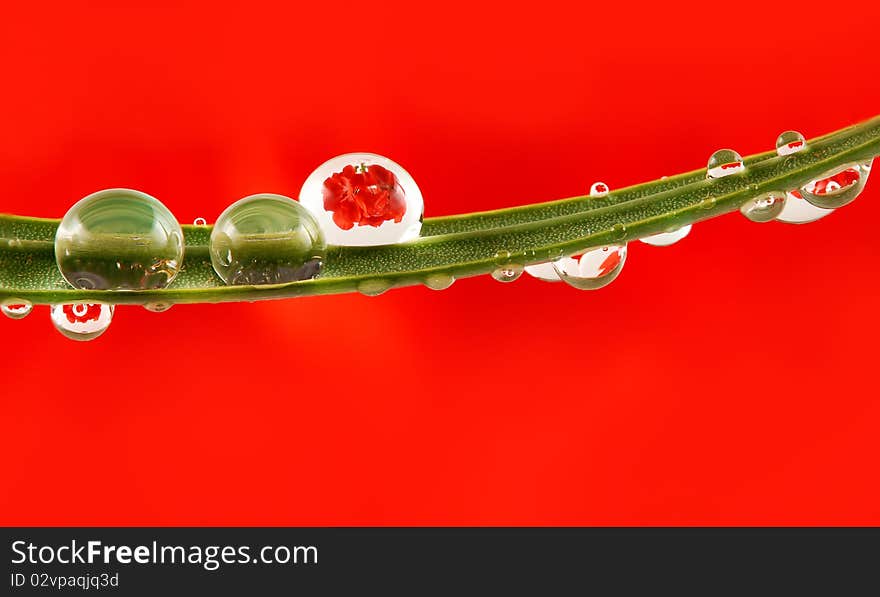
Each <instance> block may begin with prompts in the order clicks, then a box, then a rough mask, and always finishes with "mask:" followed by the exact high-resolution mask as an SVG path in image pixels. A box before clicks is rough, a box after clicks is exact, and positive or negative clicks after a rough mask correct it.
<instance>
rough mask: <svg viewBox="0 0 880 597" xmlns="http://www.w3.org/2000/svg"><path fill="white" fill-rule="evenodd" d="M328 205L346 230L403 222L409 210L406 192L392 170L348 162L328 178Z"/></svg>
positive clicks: (326, 200) (325, 192) (326, 188)
mask: <svg viewBox="0 0 880 597" xmlns="http://www.w3.org/2000/svg"><path fill="white" fill-rule="evenodd" d="M322 194H323V197H324V209H326V210H327V211H330V212H333V221H334V222H335V223H336V225H337V226H339V227H340V228H342V229H343V230H351V229H352V228H354V227H355V226H381V225H382V223H383V222H387V221H389V220H394V221H395V222H400V220H402V219H403V214H404V213H406V195H405V193H404V191H403V187H401V186H400V182H399V181H398V180H397V177H396V176H395V175H394V173H393V172H391V171H390V170H388V169H386V168H383V167H382V166H379V165H376V164H373V165H371V166H364V165H360V166H346V167H345V168H343V169H342V172H337V173H335V174H333V175H332V176H331V177H330V178H328V179H327V180H325V181H324V187H323V189H322Z"/></svg>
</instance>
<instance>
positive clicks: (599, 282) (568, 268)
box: [553, 244, 626, 290]
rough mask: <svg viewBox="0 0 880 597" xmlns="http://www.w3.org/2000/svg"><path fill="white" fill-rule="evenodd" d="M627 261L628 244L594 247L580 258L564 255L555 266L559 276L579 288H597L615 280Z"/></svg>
mask: <svg viewBox="0 0 880 597" xmlns="http://www.w3.org/2000/svg"><path fill="white" fill-rule="evenodd" d="M625 262H626V245H625V244H623V245H609V246H607V247H601V248H598V249H592V250H590V251H587V252H586V253H584V254H583V255H581V256H580V259H575V258H573V257H563V258H562V259H560V260H558V261H555V262H554V263H553V267H554V269H555V270H556V274H557V275H558V276H559V278H560V279H561V280H562V281H563V282H565V283H567V284H568V285H569V286H572V287H574V288H577V289H579V290H596V289H599V288H602V287H604V286H607V285H608V284H610V283H611V282H613V281H614V280H615V279H616V278H617V276H618V275H620V272H621V270H622V269H623V264H624V263H625Z"/></svg>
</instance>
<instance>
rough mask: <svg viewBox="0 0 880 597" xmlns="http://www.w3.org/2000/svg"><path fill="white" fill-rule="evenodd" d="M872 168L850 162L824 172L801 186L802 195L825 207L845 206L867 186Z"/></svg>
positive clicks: (816, 204)
mask: <svg viewBox="0 0 880 597" xmlns="http://www.w3.org/2000/svg"><path fill="white" fill-rule="evenodd" d="M869 173H870V170H864V169H863V168H862V165H861V164H850V165H849V166H844V167H843V168H837V169H835V170H833V171H831V172H828V173H826V174H823V175H822V176H820V177H819V178H817V179H816V180H813V181H810V182H809V183H807V184H805V185H804V186H803V187H801V195H803V197H804V199H806V200H807V201H808V202H810V203H811V204H813V205H815V206H816V207H821V208H823V209H836V208H838V207H843V206H844V205H846V204H847V203H850V202H852V201H854V200H855V199H856V197H858V196H859V195H860V194H861V192H862V190H863V189H864V188H865V183H866V182H867V180H868V174H869Z"/></svg>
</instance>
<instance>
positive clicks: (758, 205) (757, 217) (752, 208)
mask: <svg viewBox="0 0 880 597" xmlns="http://www.w3.org/2000/svg"><path fill="white" fill-rule="evenodd" d="M785 198H786V194H785V193H782V192H779V191H770V192H769V193H764V194H763V195H758V196H757V197H755V198H754V199H750V200H749V201H748V202H747V203H745V204H743V205H742V206H741V207H740V208H739V211H740V213H742V215H744V216H745V217H747V218H748V219H750V220H751V221H752V222H769V221H771V220H774V219H776V218H777V217H778V216H779V215H780V214H781V213H782V210H783V209H785Z"/></svg>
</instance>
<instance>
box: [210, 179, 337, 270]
mask: <svg viewBox="0 0 880 597" xmlns="http://www.w3.org/2000/svg"><path fill="white" fill-rule="evenodd" d="M325 251H326V245H325V244H324V237H323V236H322V234H321V230H320V228H319V227H318V223H317V222H316V221H315V218H314V217H312V214H311V213H310V212H309V211H308V210H307V209H306V208H304V207H303V206H302V205H300V204H299V203H297V202H296V201H294V200H293V199H291V198H289V197H284V196H282V195H273V194H269V193H263V194H259V195H251V196H249V197H245V198H244V199H241V200H239V201H236V202H235V203H233V204H232V205H230V206H229V207H227V208H226V209H225V210H224V211H223V213H222V214H220V217H219V218H217V223H216V224H214V230H213V231H212V232H211V251H210V252H211V264H212V265H213V266H214V271H215V272H217V275H218V276H220V277H221V278H222V279H223V281H224V282H226V283H227V284H235V285H258V284H286V283H288V282H296V281H298V280H307V279H309V278H314V277H315V276H316V275H318V272H319V271H320V270H321V266H322V265H323V263H324V257H325Z"/></svg>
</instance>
